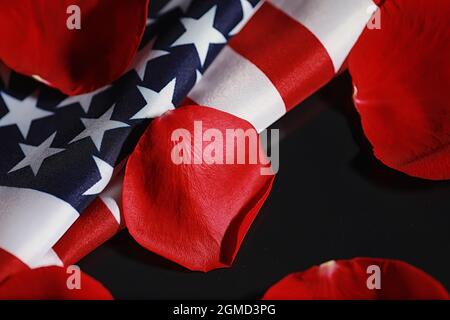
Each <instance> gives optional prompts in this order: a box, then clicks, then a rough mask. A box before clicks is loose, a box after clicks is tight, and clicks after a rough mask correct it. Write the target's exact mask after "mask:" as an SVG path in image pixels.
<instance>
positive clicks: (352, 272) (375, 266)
mask: <svg viewBox="0 0 450 320" xmlns="http://www.w3.org/2000/svg"><path fill="white" fill-rule="evenodd" d="M263 299H265V300H313V299H317V300H405V299H408V300H410V299H417V300H425V299H450V295H449V294H448V292H447V291H446V290H445V288H444V287H443V286H442V285H441V284H440V283H439V282H437V281H436V280H435V279H433V278H432V277H431V276H429V275H428V274H426V273H425V272H423V271H421V270H419V269H417V268H415V267H413V266H411V265H409V264H407V263H405V262H402V261H398V260H387V259H374V258H355V259H352V260H338V261H334V260H332V261H329V262H326V263H323V264H321V265H320V266H315V267H312V268H310V269H308V270H306V271H304V272H298V273H293V274H290V275H288V276H287V277H285V278H284V279H282V280H281V281H279V282H278V283H276V284H275V285H274V286H272V287H271V288H270V289H269V290H268V291H267V292H266V293H265V295H264V297H263Z"/></svg>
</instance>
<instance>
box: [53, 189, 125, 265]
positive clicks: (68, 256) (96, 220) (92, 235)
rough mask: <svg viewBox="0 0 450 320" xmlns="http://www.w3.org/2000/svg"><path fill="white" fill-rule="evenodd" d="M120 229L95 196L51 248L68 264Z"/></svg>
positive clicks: (77, 259)
mask: <svg viewBox="0 0 450 320" xmlns="http://www.w3.org/2000/svg"><path fill="white" fill-rule="evenodd" d="M120 229H121V228H120V226H119V224H118V223H117V221H116V219H115V218H114V216H113V215H112V214H111V212H110V211H109V209H108V208H107V207H106V206H105V204H104V203H103V201H102V200H101V199H100V198H97V199H95V201H94V202H92V203H91V204H90V205H89V207H87V208H86V210H85V211H84V212H83V214H81V215H80V217H79V218H78V219H77V220H76V221H75V223H74V224H73V225H72V226H71V227H70V228H69V230H68V231H67V232H66V233H65V234H64V236H63V237H62V238H61V239H60V240H59V241H58V242H57V243H56V244H55V245H54V247H53V250H54V251H55V252H56V253H57V254H58V256H59V258H60V259H61V261H62V262H63V263H64V265H70V264H73V263H76V262H78V261H79V260H80V259H81V258H83V257H84V256H85V255H87V254H88V253H90V252H91V251H93V250H94V249H96V248H97V247H98V246H100V245H101V244H103V243H104V242H106V241H107V240H109V239H110V238H111V237H113V236H114V235H115V234H116V233H117V232H119V231H120Z"/></svg>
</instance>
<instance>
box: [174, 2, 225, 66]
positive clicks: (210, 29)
mask: <svg viewBox="0 0 450 320" xmlns="http://www.w3.org/2000/svg"><path fill="white" fill-rule="evenodd" d="M216 9H217V6H214V7H212V8H211V9H210V10H209V11H208V12H206V13H205V14H204V15H203V16H202V17H201V18H200V19H198V20H197V19H193V18H182V19H181V23H182V24H183V26H184V28H185V29H186V31H185V32H184V33H183V34H182V35H181V36H180V37H179V38H178V39H177V40H176V41H175V42H174V43H173V44H172V47H176V46H181V45H185V44H193V45H194V46H195V49H196V50H197V53H198V57H199V59H200V63H201V65H202V66H203V64H204V63H205V60H206V56H207V54H208V50H209V45H210V44H212V43H216V44H219V43H226V42H227V39H226V38H225V37H224V35H223V34H222V33H221V32H220V31H219V30H217V29H216V28H214V18H215V15H216Z"/></svg>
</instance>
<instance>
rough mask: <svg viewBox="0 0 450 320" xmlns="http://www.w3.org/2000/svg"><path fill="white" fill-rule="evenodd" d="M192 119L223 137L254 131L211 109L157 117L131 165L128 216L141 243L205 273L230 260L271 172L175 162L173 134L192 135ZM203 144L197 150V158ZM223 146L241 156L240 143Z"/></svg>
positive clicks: (126, 184)
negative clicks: (182, 131)
mask: <svg viewBox="0 0 450 320" xmlns="http://www.w3.org/2000/svg"><path fill="white" fill-rule="evenodd" d="M194 121H202V129H201V133H205V131H206V130H207V129H211V128H212V129H216V130H218V131H219V132H220V133H222V134H223V136H224V137H225V134H226V132H225V130H226V129H227V128H228V129H237V128H240V129H243V130H244V131H245V130H247V129H250V130H254V128H253V127H252V126H251V125H250V124H249V123H248V122H247V121H245V120H242V119H240V118H237V117H235V116H233V115H231V114H228V113H225V112H222V111H219V110H216V109H212V108H209V107H199V106H185V107H181V108H178V109H176V110H172V111H168V112H167V113H165V114H164V115H162V116H161V117H159V118H157V119H154V120H153V122H152V123H151V124H150V126H149V128H148V129H147V131H146V132H145V133H144V135H143V136H142V137H141V139H140V141H139V143H138V145H137V147H136V149H135V150H134V152H133V153H132V155H131V156H130V158H129V160H128V163H127V167H126V172H125V181H124V189H123V190H124V191H123V214H124V219H125V223H126V226H127V227H128V229H129V232H130V234H131V235H132V236H133V237H134V238H135V239H136V240H137V242H139V243H140V244H141V245H142V246H144V247H145V248H147V249H149V250H151V251H153V252H155V253H158V254H160V255H161V256H163V257H166V258H167V259H170V260H172V261H174V262H176V263H178V264H180V265H182V266H184V267H186V268H188V269H191V270H199V271H208V270H211V269H215V268H221V267H226V266H229V265H230V264H231V263H232V261H233V259H234V257H235V255H236V254H237V251H238V250H239V247H240V245H241V242H242V241H243V238H244V236H245V234H246V232H247V231H248V229H249V228H250V225H251V224H252V222H253V220H254V218H255V217H256V215H257V213H258V211H259V209H260V208H261V206H262V204H263V203H264V201H265V199H266V198H267V196H268V194H269V191H270V189H271V187H272V182H273V180H274V175H273V174H270V175H261V169H262V168H265V169H268V167H269V168H270V165H263V164H206V163H204V162H203V164H180V165H177V164H175V163H174V162H173V161H172V158H171V153H172V150H173V148H174V145H175V144H176V142H175V143H174V142H172V141H171V135H172V133H173V132H174V130H176V129H180V128H184V129H187V130H188V132H189V134H190V135H191V137H192V141H194V137H195V133H194V131H193V130H194ZM254 132H256V131H254ZM197 137H198V135H197ZM257 137H258V138H259V136H257ZM186 141H187V140H186ZM206 145H208V143H205V144H203V146H201V147H200V148H196V147H194V148H193V153H194V154H195V156H197V157H199V159H200V158H201V155H202V153H203V152H204V150H205V148H206ZM236 145H237V144H236ZM225 146H226V144H225V143H224V144H223V150H224V151H223V154H224V155H226V154H227V153H229V152H235V154H236V146H235V148H234V149H232V150H229V149H231V148H226V147H225ZM247 150H248V149H247ZM193 159H194V157H192V161H194V160H193ZM247 163H248V162H247ZM258 163H261V162H258Z"/></svg>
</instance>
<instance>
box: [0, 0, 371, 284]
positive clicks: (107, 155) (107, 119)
mask: <svg viewBox="0 0 450 320" xmlns="http://www.w3.org/2000/svg"><path fill="white" fill-rule="evenodd" d="M150 3H151V4H150V6H151V7H150V10H149V12H150V16H149V18H148V28H147V30H146V32H145V34H144V37H143V40H142V44H141V46H140V49H139V51H138V53H137V55H136V57H135V60H134V62H133V64H132V66H131V67H130V70H129V71H128V72H127V73H125V74H124V75H123V76H122V77H121V78H120V79H118V80H117V81H115V82H114V83H112V84H111V85H108V86H106V87H104V88H101V89H98V90H96V91H95V92H91V93H87V94H83V95H79V96H71V97H67V96H64V95H63V94H62V93H60V92H58V91H57V90H55V89H52V88H50V87H47V86H46V85H44V84H42V83H40V82H37V81H35V80H33V79H30V78H27V77H24V76H22V75H19V74H16V73H14V72H12V71H10V70H8V69H7V68H5V67H2V69H1V75H2V80H3V87H2V89H1V92H0V95H1V99H0V137H1V144H0V264H1V267H0V279H1V278H2V277H6V276H7V275H9V274H11V273H13V272H16V271H17V270H20V269H21V268H36V267H39V266H45V265H66V264H71V263H74V262H76V261H78V260H79V259H80V258H81V257H83V256H84V255H86V254H87V253H89V252H90V251H92V250H93V249H95V248H96V247H97V246H98V245H100V244H101V243H103V242H104V241H106V240H107V239H108V238H110V237H112V236H113V235H114V234H115V233H117V232H118V231H119V230H120V229H121V228H122V227H123V225H121V221H122V219H121V213H120V212H121V202H120V195H121V187H122V179H123V170H122V168H123V166H124V163H125V162H126V160H127V157H128V155H129V154H130V153H131V152H132V151H133V147H134V146H135V144H136V142H137V140H138V139H139V137H140V135H141V134H142V132H143V130H145V128H146V126H147V125H148V124H149V122H150V119H152V118H155V117H158V116H159V115H161V114H163V113H164V112H165V111H167V110H169V109H173V108H175V107H177V106H179V105H182V104H186V103H190V104H199V105H206V106H211V107H214V108H217V109H220V110H223V111H226V112H229V113H231V114H234V115H236V116H238V117H240V118H242V119H245V120H247V121H249V122H250V123H251V124H252V125H253V126H254V127H255V128H256V129H257V130H258V131H259V132H261V131H263V130H264V129H266V128H267V127H268V126H269V125H270V124H272V123H273V122H275V121H276V120H277V119H279V118H280V117H281V116H283V115H284V114H285V113H286V112H287V111H289V110H290V109H292V108H293V107H295V106H296V105H298V103H299V102H301V101H302V100H304V99H305V98H306V97H308V96H309V95H310V94H312V93H313V92H314V91H316V90H317V89H318V88H320V87H321V86H322V85H324V84H325V83H327V82H328V81H330V80H331V79H332V78H333V77H334V75H335V74H336V73H337V72H339V70H340V69H341V67H342V65H343V64H344V62H345V59H346V57H347V55H348V53H349V51H350V50H351V48H352V46H353V45H354V44H355V42H356V41H357V39H358V37H359V35H360V34H361V32H362V30H363V29H364V27H365V25H366V23H367V22H368V21H369V19H370V17H371V15H372V14H373V12H374V11H375V10H376V9H377V7H376V6H375V4H374V3H373V2H372V1H371V0H343V1H340V6H334V5H332V4H333V3H334V0H314V1H310V0H269V1H265V2H259V1H257V0H251V1H250V0H226V1H221V0H215V1H214V0H169V1H151V2H150ZM231 39H232V40H231ZM230 40H231V41H230ZM299 70H302V72H299ZM287 80H289V81H287Z"/></svg>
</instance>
